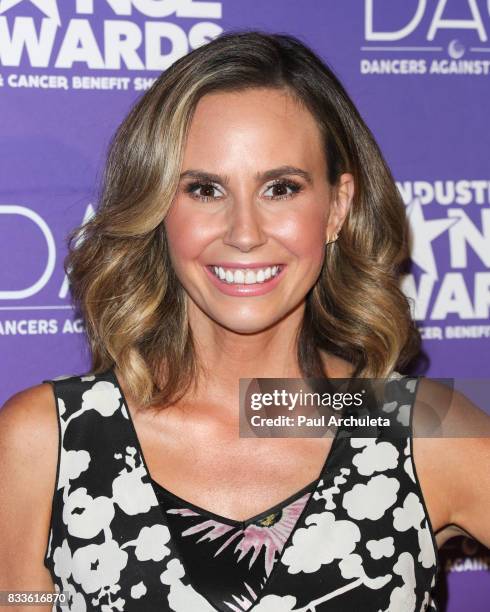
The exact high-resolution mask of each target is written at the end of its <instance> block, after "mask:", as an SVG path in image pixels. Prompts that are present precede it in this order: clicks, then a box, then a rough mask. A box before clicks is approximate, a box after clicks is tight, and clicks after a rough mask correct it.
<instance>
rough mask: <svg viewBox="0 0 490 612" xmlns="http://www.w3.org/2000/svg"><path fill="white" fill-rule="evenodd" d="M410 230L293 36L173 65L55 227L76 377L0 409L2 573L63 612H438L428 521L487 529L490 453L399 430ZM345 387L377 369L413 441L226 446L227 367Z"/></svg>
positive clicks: (233, 421)
mask: <svg viewBox="0 0 490 612" xmlns="http://www.w3.org/2000/svg"><path fill="white" fill-rule="evenodd" d="M406 238H407V236H406V221H405V210H404V205H403V203H402V201H401V198H400V195H399V193H398V191H397V188H396V186H395V183H394V181H393V177H392V175H391V173H390V171H389V169H388V167H387V165H386V163H385V162H384V160H383V157H382V155H381V153H380V150H379V148H378V146H377V145H376V143H375V141H374V139H373V137H372V135H371V133H370V131H369V129H368V128H367V126H366V125H365V123H364V122H363V120H362V118H361V117H360V115H359V113H358V111H357V110H356V108H355V106H354V105H353V103H352V101H351V100H350V98H349V96H348V95H347V93H346V91H345V90H344V88H343V86H342V85H341V83H340V82H339V81H338V79H337V78H336V77H335V75H334V74H333V72H332V71H331V70H330V68H328V67H327V66H326V65H325V64H324V63H323V62H322V61H321V60H320V59H319V58H318V57H317V56H316V55H315V54H314V53H313V52H312V51H311V50H309V49H308V48H307V47H306V46H305V45H303V44H302V43H301V42H300V41H299V40H297V39H295V38H293V37H290V36H286V35H273V34H265V33H261V32H240V33H233V34H226V35H224V36H221V37H219V38H217V39H215V40H213V41H212V42H210V43H208V44H206V45H204V46H203V47H200V48H199V49H197V50H195V51H193V52H192V53H190V54H189V55H187V56H185V57H183V58H182V59H180V60H178V61H177V62H176V63H175V64H173V65H172V67H171V68H169V70H167V72H165V73H164V74H163V75H162V76H161V77H160V78H159V79H158V80H157V81H156V82H155V84H154V85H153V86H152V88H151V89H150V90H149V91H148V92H147V93H146V94H145V95H144V96H143V97H142V98H141V99H140V100H139V102H138V103H137V104H136V106H135V107H134V108H133V109H132V111H131V112H130V114H129V115H128V117H127V118H126V119H125V121H124V122H123V123H122V125H121V127H120V128H119V130H118V132H117V134H116V136H115V138H114V141H113V143H112V146H111V149H110V154H109V158H108V163H107V168H106V173H105V177H104V185H103V191H102V196H101V200H100V203H99V206H98V209H97V211H96V214H95V215H94V217H92V218H91V219H90V220H89V221H87V222H86V223H85V224H84V225H83V226H81V227H80V228H77V229H76V230H75V231H73V232H72V234H71V237H70V242H69V247H70V251H69V254H68V257H67V259H66V262H65V268H66V272H67V274H68V275H69V279H70V283H71V290H72V295H73V299H74V303H75V304H76V305H77V306H78V307H79V309H80V311H81V315H82V317H83V320H84V322H85V326H86V330H87V337H88V340H89V344H90V349H91V355H92V367H91V371H90V372H89V373H86V374H84V375H74V376H69V377H64V378H63V379H55V380H51V381H45V384H42V385H39V386H37V387H33V388H30V389H27V390H24V391H22V392H20V393H19V394H17V395H16V396H14V397H13V398H11V399H10V400H9V402H7V405H6V406H5V407H4V409H3V410H2V415H1V418H0V427H1V429H2V432H1V435H2V440H3V447H2V449H1V451H0V462H1V463H2V464H3V465H4V466H6V468H5V477H3V476H2V486H3V487H4V488H5V491H4V494H3V496H2V499H3V501H4V505H3V506H2V507H1V508H0V522H2V523H3V524H4V526H5V529H4V530H3V532H4V533H5V537H3V538H2V542H1V548H0V577H1V579H2V580H3V583H2V584H1V585H0V586H1V587H2V588H8V589H33V588H39V589H40V588H46V589H50V588H52V586H51V585H54V586H55V588H56V589H57V590H59V591H64V592H65V594H66V595H67V596H68V602H69V609H70V610H76V611H77V612H78V611H84V610H101V611H106V612H107V611H108V610H126V611H130V612H132V611H138V612H141V611H148V612H152V611H154V610H168V611H170V610H172V611H174V612H194V611H195V612H218V611H221V612H225V611H226V612H230V611H231V612H242V611H248V610H253V611H254V612H324V611H327V610H328V611H334V610H335V611H340V610H342V611H344V612H345V611H346V610H360V609H362V610H365V611H372V612H378V611H381V610H383V611H385V612H400V611H402V610H403V611H404V612H412V611H414V612H415V611H417V612H419V611H420V612H422V611H423V610H426V609H428V608H431V609H436V605H435V603H434V601H433V599H432V596H431V590H432V587H433V586H434V584H435V580H436V575H437V571H438V569H439V565H438V559H437V543H436V539H435V533H434V529H433V524H434V526H437V527H438V528H440V529H438V530H439V531H440V530H442V529H445V530H446V531H445V532H444V537H445V538H446V539H447V537H451V535H454V532H451V525H453V524H454V525H453V528H457V525H459V526H460V527H463V528H466V529H469V530H470V531H471V532H473V533H475V534H476V535H477V536H479V537H480V538H481V539H482V541H483V540H485V539H486V538H487V536H488V539H489V540H490V535H489V531H490V529H489V528H488V523H485V521H483V520H482V517H483V513H481V512H479V511H478V510H476V508H478V504H474V503H473V501H474V499H475V497H478V495H477V491H483V490H485V491H486V490H487V489H488V490H490V487H487V488H485V487H482V486H481V485H482V480H483V479H484V478H488V476H486V471H484V469H483V467H482V468H479V467H478V466H480V465H481V466H485V462H484V461H483V458H484V457H486V456H487V455H488V454H490V453H488V445H487V446H485V445H483V444H475V445H474V446H472V447H471V448H470V447H468V446H466V445H465V444H464V443H460V446H459V447H458V448H459V450H458V452H457V453H456V454H455V453H454V452H453V450H452V448H449V446H448V445H444V443H442V442H441V441H438V442H440V444H439V445H437V446H435V445H434V443H432V441H431V445H428V444H422V441H420V440H419V441H417V442H416V443H415V439H414V437H413V436H412V435H411V431H412V423H413V422H414V421H413V418H414V412H415V411H414V410H413V408H414V406H415V403H416V402H415V398H416V395H417V393H418V388H419V387H420V386H422V381H420V380H418V379H416V378H412V379H410V378H405V377H402V376H401V375H400V374H398V372H397V371H396V370H395V368H401V367H403V366H404V365H406V364H407V363H408V362H409V360H410V359H411V358H412V357H413V356H414V355H415V353H416V352H417V350H418V346H419V334H418V332H417V330H416V327H415V325H414V323H413V321H412V319H411V316H410V308H409V304H408V302H407V299H406V298H405V296H404V294H403V293H402V292H401V291H400V288H399V285H398V282H399V270H400V266H401V264H402V263H403V262H404V260H405V258H406V256H407V240H406ZM357 376H358V377H361V378H366V377H386V378H387V379H388V384H389V385H390V387H389V388H390V389H391V401H390V402H388V404H387V407H388V409H389V412H390V414H391V416H392V418H393V419H394V420H395V421H396V420H398V421H399V422H404V423H405V424H407V425H408V426H409V431H410V433H409V434H408V435H407V436H406V437H398V438H397V437H393V438H387V437H386V433H385V432H383V436H381V433H380V432H378V434H379V435H378V437H370V438H368V437H356V436H354V435H353V434H352V432H349V431H348V429H344V428H343V426H338V427H337V429H336V432H335V436H334V438H333V439H331V438H327V437H324V438H275V439H267V438H260V439H256V438H240V437H238V433H237V432H238V424H239V410H238V408H239V381H240V379H241V378H258V377H268V378H277V379H280V378H299V379H303V378H308V377H319V378H323V379H326V378H330V379H333V378H353V377H357ZM424 388H425V385H424ZM429 391H431V389H430V388H429ZM419 395H420V393H419ZM429 395H430V393H429ZM381 437H383V439H378V438H381ZM26 438H27V439H28V444H25V440H26ZM21 440H22V442H21ZM56 440H57V441H58V445H57V447H58V455H57V457H56V456H55V453H54V449H55V448H56ZM46 449H53V452H46ZM415 454H417V457H418V460H417V469H416V468H415V459H414V456H415ZM462 457H465V458H467V459H465V460H466V461H467V462H468V463H466V464H465V461H462V460H461V458H462ZM419 459H420V461H419ZM443 461H444V463H442V462H443ZM431 462H432V463H431ZM470 464H471V466H472V467H471V470H470V469H469V465H470ZM487 465H488V463H487ZM19 466H22V467H19ZM429 466H432V469H429ZM470 472H471V473H472V474H475V475H474V476H473V477H470V476H468V474H469V473H470ZM418 474H420V475H421V477H422V476H423V478H422V480H423V482H424V494H425V497H424V495H423V494H422V488H421V481H420V480H419V476H418ZM446 474H450V476H447V475H446ZM53 491H54V494H53ZM426 499H427V503H426ZM478 499H479V500H480V501H483V500H482V495H481V494H480V495H479V497H478ZM5 500H6V501H5ZM487 501H488V500H487ZM456 521H457V522H456ZM7 525H8V526H9V528H8V529H7V528H6V526H7ZM27 532H28V536H29V537H26V534H27ZM442 537H443V536H441V538H442ZM12 551H15V555H12ZM56 609H63V608H62V607H61V606H59V607H56Z"/></svg>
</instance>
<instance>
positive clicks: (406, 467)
mask: <svg viewBox="0 0 490 612" xmlns="http://www.w3.org/2000/svg"><path fill="white" fill-rule="evenodd" d="M403 469H404V470H405V472H406V473H407V474H408V475H409V476H410V478H411V479H412V480H413V482H415V474H414V473H413V465H412V460H411V458H410V457H407V458H406V459H405V461H404V462H403Z"/></svg>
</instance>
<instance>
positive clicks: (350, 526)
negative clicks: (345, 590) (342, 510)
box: [281, 512, 361, 574]
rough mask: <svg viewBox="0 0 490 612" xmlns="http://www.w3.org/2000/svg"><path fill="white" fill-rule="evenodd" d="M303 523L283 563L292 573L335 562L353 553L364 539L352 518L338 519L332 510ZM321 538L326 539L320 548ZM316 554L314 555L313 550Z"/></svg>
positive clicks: (318, 567) (309, 570)
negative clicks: (358, 543) (303, 525)
mask: <svg viewBox="0 0 490 612" xmlns="http://www.w3.org/2000/svg"><path fill="white" fill-rule="evenodd" d="M305 523H306V524H307V525H309V527H302V528H300V529H298V530H297V531H295V533H294V535H293V538H292V544H291V545H290V546H288V547H287V548H286V550H285V551H284V554H283V556H282V560H281V561H282V563H283V564H284V565H287V566H288V572H289V573H290V574H297V573H299V572H306V573H311V572H316V571H318V570H319V569H320V567H321V566H322V565H326V564H328V563H332V561H333V560H334V559H342V558H343V557H345V556H346V555H348V554H350V553H351V552H352V551H353V550H354V548H355V546H356V543H357V542H359V540H360V539H361V532H360V530H359V527H358V526H357V525H356V524H355V523H352V522H351V521H345V520H335V515H334V514H333V513H332V512H322V513H320V514H312V515H310V516H308V517H307V519H306V521H305ZM317 542H322V546H321V547H320V548H319V547H318V546H316V543H317ZM312 550H315V551H316V554H315V555H312V554H311V551H312Z"/></svg>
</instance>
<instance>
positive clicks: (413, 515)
mask: <svg viewBox="0 0 490 612" xmlns="http://www.w3.org/2000/svg"><path fill="white" fill-rule="evenodd" d="M423 518H424V509H423V507H422V504H421V503H420V500H419V498H418V497H417V496H416V495H415V493H413V492H410V493H409V494H408V495H407V496H406V497H405V499H404V501H403V507H402V508H395V509H394V510H393V526H394V527H395V529H398V531H406V530H407V529H410V527H414V528H415V529H418V528H419V526H420V522H421V521H422V519H423Z"/></svg>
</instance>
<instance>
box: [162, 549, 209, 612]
mask: <svg viewBox="0 0 490 612" xmlns="http://www.w3.org/2000/svg"><path fill="white" fill-rule="evenodd" d="M184 576H185V571H184V568H183V566H182V563H181V562H180V561H179V560H178V559H172V560H171V561H169V562H168V564H167V569H166V570H165V571H164V572H162V574H161V575H160V580H161V581H162V583H163V584H167V585H169V587H170V593H169V595H168V603H169V606H170V608H171V609H172V610H173V611H174V612H190V611H191V610H196V612H197V610H199V612H216V610H215V608H213V606H211V604H210V603H209V602H208V601H207V600H206V599H205V598H204V597H203V596H202V595H201V594H199V593H198V592H197V591H195V590H194V589H193V588H192V586H190V585H185V584H183V583H182V580H181V578H183V577H184Z"/></svg>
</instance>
